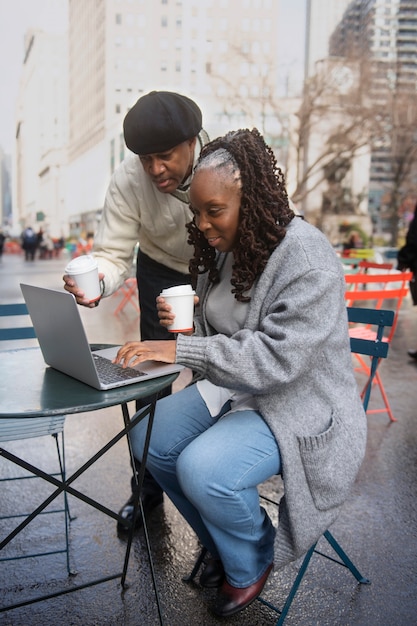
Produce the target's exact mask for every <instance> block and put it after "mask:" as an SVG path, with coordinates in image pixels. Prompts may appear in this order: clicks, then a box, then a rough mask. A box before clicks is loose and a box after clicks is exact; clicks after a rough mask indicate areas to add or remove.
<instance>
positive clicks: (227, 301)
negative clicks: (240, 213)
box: [197, 253, 257, 417]
mask: <svg viewBox="0 0 417 626" xmlns="http://www.w3.org/2000/svg"><path fill="white" fill-rule="evenodd" d="M232 265H233V254H232V253H229V254H228V255H227V258H226V261H225V263H224V265H223V267H222V269H221V271H220V282H219V283H217V284H216V285H213V287H212V289H211V291H210V294H209V296H208V298H207V309H206V310H207V321H208V322H209V323H210V325H211V326H212V327H213V328H215V329H216V330H217V332H218V333H222V334H223V335H227V336H228V337H230V336H231V335H233V333H235V332H237V331H238V330H240V329H241V328H243V325H244V323H245V319H246V315H247V312H248V303H246V302H238V301H237V300H236V298H235V297H234V295H233V294H232V292H231V284H230V279H231V277H232ZM197 389H198V391H199V392H200V395H201V397H202V398H203V400H204V402H205V403H206V405H207V408H208V410H209V411H210V415H211V416H212V417H214V416H215V415H218V413H219V412H220V410H221V409H222V407H223V406H224V405H225V403H226V402H227V401H228V400H230V401H231V403H232V406H231V409H232V410H233V411H244V410H247V409H251V410H255V411H256V410H257V406H256V401H255V398H254V397H253V396H252V395H251V394H249V393H242V392H240V391H235V390H234V389H228V388H227V387H218V386H217V385H213V383H211V382H210V381H208V380H205V379H204V380H199V381H198V382H197Z"/></svg>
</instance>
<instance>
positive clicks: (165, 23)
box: [161, 15, 168, 28]
mask: <svg viewBox="0 0 417 626" xmlns="http://www.w3.org/2000/svg"><path fill="white" fill-rule="evenodd" d="M161 26H162V28H167V26H168V18H167V16H166V15H163V16H162V17H161Z"/></svg>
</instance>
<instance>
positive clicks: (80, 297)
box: [62, 274, 104, 309]
mask: <svg viewBox="0 0 417 626" xmlns="http://www.w3.org/2000/svg"><path fill="white" fill-rule="evenodd" d="M98 277H99V280H103V279H104V274H99V275H98ZM62 278H63V281H64V283H65V284H64V289H65V291H68V292H69V293H72V294H74V296H75V299H76V300H77V303H78V304H80V305H82V306H86V307H88V308H90V309H94V307H96V306H97V304H98V302H99V300H96V302H90V301H89V300H88V299H87V298H86V297H85V294H84V292H83V291H81V289H78V287H77V283H76V282H75V280H74V278H72V276H68V274H65V275H64V276H63V277H62Z"/></svg>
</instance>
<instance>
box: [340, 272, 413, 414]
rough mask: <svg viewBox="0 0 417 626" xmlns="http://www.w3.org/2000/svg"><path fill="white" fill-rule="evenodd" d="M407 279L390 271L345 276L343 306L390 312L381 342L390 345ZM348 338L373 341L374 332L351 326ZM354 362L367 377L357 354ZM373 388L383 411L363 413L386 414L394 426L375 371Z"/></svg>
mask: <svg viewBox="0 0 417 626" xmlns="http://www.w3.org/2000/svg"><path fill="white" fill-rule="evenodd" d="M411 277H412V273H411V272H398V271H393V272H392V273H390V274H362V273H358V274H347V275H345V281H346V294H345V298H346V301H347V306H350V307H353V306H358V303H359V306H367V307H371V308H374V309H377V310H380V309H382V308H384V309H391V310H393V311H394V323H393V325H392V326H391V328H390V329H389V331H388V333H387V334H386V336H384V338H383V341H386V342H388V343H391V341H392V339H393V337H394V334H395V329H396V327H397V322H398V314H399V312H400V309H401V305H402V303H403V300H404V298H405V297H406V295H407V294H408V291H409V287H408V282H409V280H411ZM349 335H350V337H351V338H357V339H371V340H374V339H375V331H374V330H372V328H371V327H370V326H369V324H362V325H355V326H353V327H351V328H350V330H349ZM355 358H356V359H357V361H358V363H359V367H357V368H356V371H358V372H362V373H364V374H365V375H366V376H367V377H369V372H370V368H369V365H368V364H367V363H366V362H365V360H364V358H363V357H362V356H361V355H359V354H357V353H355ZM373 384H375V385H377V386H378V387H379V390H380V392H381V396H382V399H383V403H384V407H383V408H379V409H368V410H367V413H368V414H371V413H388V415H389V418H390V420H391V421H392V422H396V421H397V420H396V418H395V417H394V415H393V413H392V410H391V406H390V404H389V401H388V396H387V393H386V391H385V388H384V385H383V383H382V380H381V376H380V374H379V371H378V370H377V371H376V374H375V378H374V382H373ZM365 392H366V385H365V387H364V389H363V390H362V398H363V396H364V394H365Z"/></svg>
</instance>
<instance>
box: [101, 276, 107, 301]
mask: <svg viewBox="0 0 417 626" xmlns="http://www.w3.org/2000/svg"><path fill="white" fill-rule="evenodd" d="M100 286H101V297H103V295H104V292H105V290H106V285H105V284H104V280H103V279H102V278H101V279H100Z"/></svg>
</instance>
